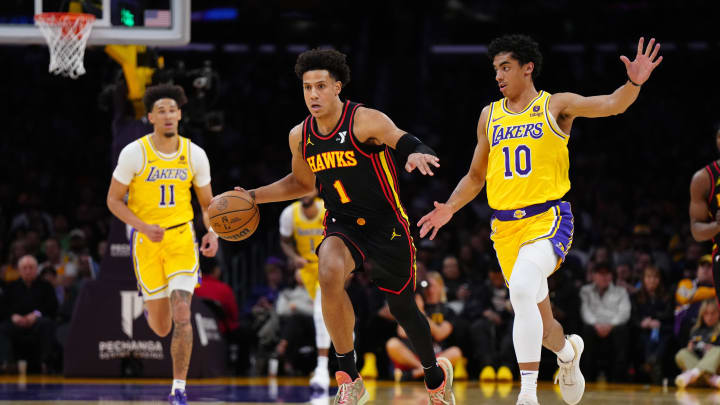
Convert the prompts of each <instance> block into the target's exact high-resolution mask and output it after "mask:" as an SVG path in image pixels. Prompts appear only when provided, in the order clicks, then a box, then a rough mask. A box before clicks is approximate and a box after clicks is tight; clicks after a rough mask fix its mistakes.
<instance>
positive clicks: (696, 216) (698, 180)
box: [690, 169, 720, 242]
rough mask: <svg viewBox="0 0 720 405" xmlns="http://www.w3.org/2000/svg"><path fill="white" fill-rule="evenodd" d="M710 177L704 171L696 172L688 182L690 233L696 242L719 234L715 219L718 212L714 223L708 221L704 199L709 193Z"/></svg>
mask: <svg viewBox="0 0 720 405" xmlns="http://www.w3.org/2000/svg"><path fill="white" fill-rule="evenodd" d="M710 186H711V185H710V175H709V174H708V173H707V171H705V169H702V170H698V171H697V172H696V173H695V174H694V175H693V178H692V180H691V181H690V233H691V234H692V236H693V239H695V240H696V241H698V242H702V241H706V240H710V239H712V238H713V237H714V236H715V235H717V233H718V232H720V224H718V221H717V219H718V218H720V216H718V215H719V214H720V211H719V212H718V213H716V214H715V219H716V220H715V221H710V218H709V216H708V212H709V207H708V203H707V200H706V199H705V198H706V197H707V195H708V193H709V192H710Z"/></svg>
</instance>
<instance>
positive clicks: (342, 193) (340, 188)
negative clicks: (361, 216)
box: [333, 180, 350, 204]
mask: <svg viewBox="0 0 720 405" xmlns="http://www.w3.org/2000/svg"><path fill="white" fill-rule="evenodd" d="M333 187H335V190H337V192H338V195H339V196H340V202H341V203H343V204H347V203H349V202H350V197H348V195H347V192H345V187H343V184H342V182H341V181H340V180H335V182H334V183H333Z"/></svg>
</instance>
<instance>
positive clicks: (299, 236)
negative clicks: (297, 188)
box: [292, 199, 325, 263]
mask: <svg viewBox="0 0 720 405" xmlns="http://www.w3.org/2000/svg"><path fill="white" fill-rule="evenodd" d="M316 201H322V200H319V199H318V200H316ZM320 205H321V208H320V211H319V212H318V214H317V216H316V217H315V218H310V219H308V218H305V216H304V215H303V214H302V212H301V210H302V203H301V202H300V201H295V202H294V203H293V204H292V213H293V238H294V239H295V248H296V249H297V252H298V254H300V256H302V257H303V258H305V259H306V260H307V261H308V262H310V263H317V261H318V257H317V252H315V249H316V248H317V246H318V245H319V244H320V242H321V241H322V239H323V230H324V227H323V218H325V206H324V204H320Z"/></svg>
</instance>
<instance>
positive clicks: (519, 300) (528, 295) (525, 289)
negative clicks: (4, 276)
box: [510, 279, 537, 312]
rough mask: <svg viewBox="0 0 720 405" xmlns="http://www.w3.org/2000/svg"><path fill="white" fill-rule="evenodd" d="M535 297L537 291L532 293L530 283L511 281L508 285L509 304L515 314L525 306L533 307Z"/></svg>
mask: <svg viewBox="0 0 720 405" xmlns="http://www.w3.org/2000/svg"><path fill="white" fill-rule="evenodd" d="M536 295H537V291H533V289H532V285H531V283H528V282H527V281H526V280H523V279H518V280H513V282H512V283H511V284H510V302H511V303H512V304H513V308H514V309H515V311H516V312H517V311H518V310H522V309H521V308H522V307H525V306H529V305H530V306H535V305H536V304H535V296H536Z"/></svg>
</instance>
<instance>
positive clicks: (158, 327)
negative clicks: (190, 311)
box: [150, 319, 172, 337]
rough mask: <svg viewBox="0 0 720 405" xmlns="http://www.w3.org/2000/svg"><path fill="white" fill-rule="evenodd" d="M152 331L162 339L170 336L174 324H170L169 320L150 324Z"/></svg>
mask: <svg viewBox="0 0 720 405" xmlns="http://www.w3.org/2000/svg"><path fill="white" fill-rule="evenodd" d="M150 329H152V330H153V332H155V334H156V335H158V336H160V337H165V336H167V335H169V334H170V331H171V330H172V322H170V320H169V319H168V320H161V321H155V322H150Z"/></svg>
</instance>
